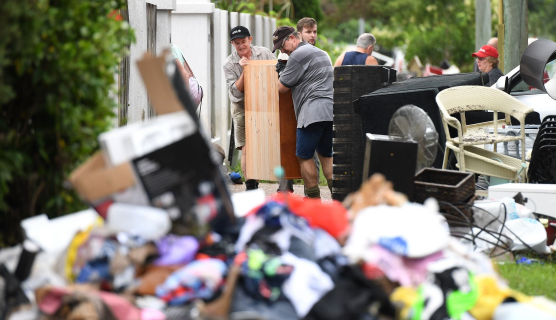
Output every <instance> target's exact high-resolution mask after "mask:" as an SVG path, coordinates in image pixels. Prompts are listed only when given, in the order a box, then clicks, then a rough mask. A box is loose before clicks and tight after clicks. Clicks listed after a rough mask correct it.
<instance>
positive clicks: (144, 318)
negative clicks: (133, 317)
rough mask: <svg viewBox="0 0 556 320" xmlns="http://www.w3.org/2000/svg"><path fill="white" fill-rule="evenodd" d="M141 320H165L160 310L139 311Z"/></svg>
mask: <svg viewBox="0 0 556 320" xmlns="http://www.w3.org/2000/svg"><path fill="white" fill-rule="evenodd" d="M141 320H166V316H165V315H164V313H163V312H162V311H160V310H156V309H143V310H141Z"/></svg>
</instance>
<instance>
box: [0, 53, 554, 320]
mask: <svg viewBox="0 0 556 320" xmlns="http://www.w3.org/2000/svg"><path fill="white" fill-rule="evenodd" d="M138 67H139V70H140V72H141V74H142V77H143V79H144V82H145V85H146V88H147V91H148V93H149V97H150V100H151V101H152V103H153V106H154V108H155V109H156V112H157V114H158V117H157V118H155V119H152V120H150V121H147V122H144V123H141V124H132V125H128V126H126V127H123V128H118V129H115V130H112V131H110V132H106V133H105V134H103V135H101V136H100V137H99V141H100V145H101V151H100V152H99V153H98V154H95V155H93V156H92V157H91V158H90V159H89V160H88V161H87V162H85V163H84V164H83V165H82V166H80V167H79V168H77V169H76V170H75V171H74V172H73V173H72V175H71V177H70V178H69V181H70V182H71V183H72V185H73V187H74V188H75V189H76V190H77V192H78V193H79V194H80V196H81V197H82V198H83V200H85V201H87V202H88V203H89V204H90V205H91V209H89V210H85V211H81V212H77V213H74V214H69V215H66V216H62V217H58V218H54V219H49V218H48V217H47V216H46V215H38V216H35V217H32V218H29V219H26V220H23V221H22V222H21V227H22V229H23V232H24V235H25V240H24V242H23V243H22V244H21V245H19V246H16V247H13V248H7V249H4V250H2V251H0V276H1V278H0V279H1V282H0V285H1V290H0V294H1V297H0V311H1V312H2V314H1V317H0V318H2V319H9V320H23V319H41V320H47V319H51V320H54V319H72V320H77V319H112V320H127V319H137V320H163V319H237V320H239V319H244V320H248V319H252V320H255V319H275V320H284V319H308V320H309V319H310V320H317V319H325V320H328V319H361V320H363V319H365V320H371V319H439V320H440V319H478V320H486V319H556V303H554V302H553V301H550V300H548V299H546V298H544V297H536V296H535V297H533V296H526V295H524V294H522V293H520V292H517V291H515V290H512V289H511V288H510V287H509V286H508V285H507V283H506V282H505V281H504V279H502V278H501V277H500V276H499V274H498V273H497V271H496V262H495V261H496V260H494V257H495V256H503V257H508V256H509V255H511V254H512V253H511V251H516V250H523V249H529V250H530V249H532V250H535V251H537V252H539V253H549V252H550V248H549V247H548V246H547V237H546V231H545V229H544V226H543V224H542V223H541V222H539V221H538V220H537V219H536V218H535V215H534V214H533V213H531V211H529V210H528V209H527V208H526V207H524V206H522V205H520V204H519V200H517V203H516V200H515V199H513V198H504V199H499V200H493V199H489V200H475V202H474V203H472V204H469V207H468V208H466V209H469V208H471V209H472V210H471V211H472V213H471V214H467V213H465V212H462V210H460V209H458V207H456V206H454V210H453V211H452V216H451V217H450V219H448V218H447V217H446V215H444V214H440V213H439V211H440V210H439V204H438V202H437V201H436V200H435V199H434V198H429V199H427V200H426V201H424V203H423V204H420V203H417V202H415V203H413V202H409V201H408V200H407V197H406V196H405V195H403V194H401V193H399V192H396V191H394V189H393V188H392V184H391V183H390V182H388V181H386V179H385V178H384V176H382V175H380V174H374V175H372V176H371V177H370V178H369V179H368V180H366V181H365V182H364V183H363V184H362V186H361V188H360V189H359V190H358V191H356V192H353V193H351V194H349V195H348V196H347V197H346V199H345V200H344V201H343V202H339V201H336V200H332V201H331V202H321V201H320V199H319V200H315V199H308V198H301V197H298V196H295V195H293V194H289V193H278V194H275V195H274V196H271V197H270V198H267V197H265V195H264V193H263V192H262V191H261V190H253V191H247V192H243V193H236V194H234V195H230V193H229V191H228V189H227V185H226V180H225V179H224V177H225V172H224V170H223V168H222V165H221V164H222V160H223V159H222V157H220V156H219V153H218V152H215V151H214V149H213V148H212V147H211V144H210V142H209V141H210V140H209V139H207V137H206V135H205V134H204V133H203V131H202V130H200V126H199V120H198V118H197V117H196V115H195V108H194V106H193V103H192V102H191V101H190V98H189V96H188V95H187V92H186V91H185V86H184V85H183V81H182V80H181V76H180V75H179V73H177V72H176V71H175V66H174V65H173V62H172V59H171V58H167V55H162V56H160V57H152V56H150V55H149V54H146V55H145V56H144V57H143V59H142V60H141V61H139V63H138ZM458 212H459V213H460V214H461V215H460V216H458ZM455 222H457V223H455Z"/></svg>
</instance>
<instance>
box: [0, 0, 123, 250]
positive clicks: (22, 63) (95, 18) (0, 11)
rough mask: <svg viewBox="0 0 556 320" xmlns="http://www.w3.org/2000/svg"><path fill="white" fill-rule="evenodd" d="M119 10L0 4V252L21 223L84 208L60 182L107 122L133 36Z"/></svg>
mask: <svg viewBox="0 0 556 320" xmlns="http://www.w3.org/2000/svg"><path fill="white" fill-rule="evenodd" d="M124 5H125V1H123V0H113V1H91V0H59V1H54V0H51V1H48V0H31V1H18V0H3V1H0V114H1V116H0V245H12V244H14V243H15V242H17V241H19V240H20V239H18V232H17V230H18V229H19V227H18V226H19V221H20V220H21V219H23V218H26V217H29V216H32V215H35V214H40V213H47V214H48V215H50V216H57V215H61V214H65V213H69V212H73V211H76V210H79V209H82V208H84V207H85V206H84V204H83V203H82V202H81V201H80V200H79V199H78V198H77V196H76V195H75V193H74V192H73V191H71V190H69V189H67V188H64V187H63V184H64V181H65V180H66V179H67V177H68V174H69V173H70V172H71V170H72V169H74V168H75V167H76V166H77V165H78V164H79V163H81V162H82V161H83V160H85V159H86V158H87V157H89V156H90V155H91V154H92V153H93V152H94V151H95V150H96V149H98V145H97V136H98V134H99V133H101V132H103V131H106V130H107V129H108V128H109V126H110V123H111V118H112V117H113V116H114V114H113V112H112V110H113V109H114V108H115V107H116V103H115V101H114V100H113V98H111V97H110V96H109V95H110V94H111V93H113V92H114V89H115V83H114V74H115V73H117V72H118V63H119V61H120V58H121V56H122V54H124V53H125V51H126V46H128V45H129V44H130V43H131V42H132V41H133V39H134V35H133V31H132V30H131V29H130V27H129V24H128V23H127V22H125V21H118V20H121V17H119V15H117V12H118V11H117V10H119V9H120V8H123V7H124Z"/></svg>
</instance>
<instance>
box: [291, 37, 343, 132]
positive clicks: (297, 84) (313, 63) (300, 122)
mask: <svg viewBox="0 0 556 320" xmlns="http://www.w3.org/2000/svg"><path fill="white" fill-rule="evenodd" d="M333 81H334V68H333V67H332V63H331V62H330V58H329V57H328V54H327V53H326V52H324V51H322V50H321V49H319V48H317V47H314V46H312V45H310V44H309V43H307V42H305V41H303V42H301V43H300V44H299V45H298V47H297V49H295V50H294V51H293V52H292V54H291V55H290V57H289V59H288V64H287V65H286V68H285V69H284V71H282V73H281V75H280V82H281V83H282V84H283V85H284V86H286V87H288V88H290V89H291V90H292V97H293V105H294V109H295V117H296V119H297V127H298V128H304V127H307V126H308V125H310V124H311V123H315V122H322V121H332V104H333Z"/></svg>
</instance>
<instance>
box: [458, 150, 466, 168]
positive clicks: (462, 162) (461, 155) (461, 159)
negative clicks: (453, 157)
mask: <svg viewBox="0 0 556 320" xmlns="http://www.w3.org/2000/svg"><path fill="white" fill-rule="evenodd" d="M463 152H464V151H463V148H462V147H460V149H459V159H458V162H459V171H465V154H464V153H463Z"/></svg>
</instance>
